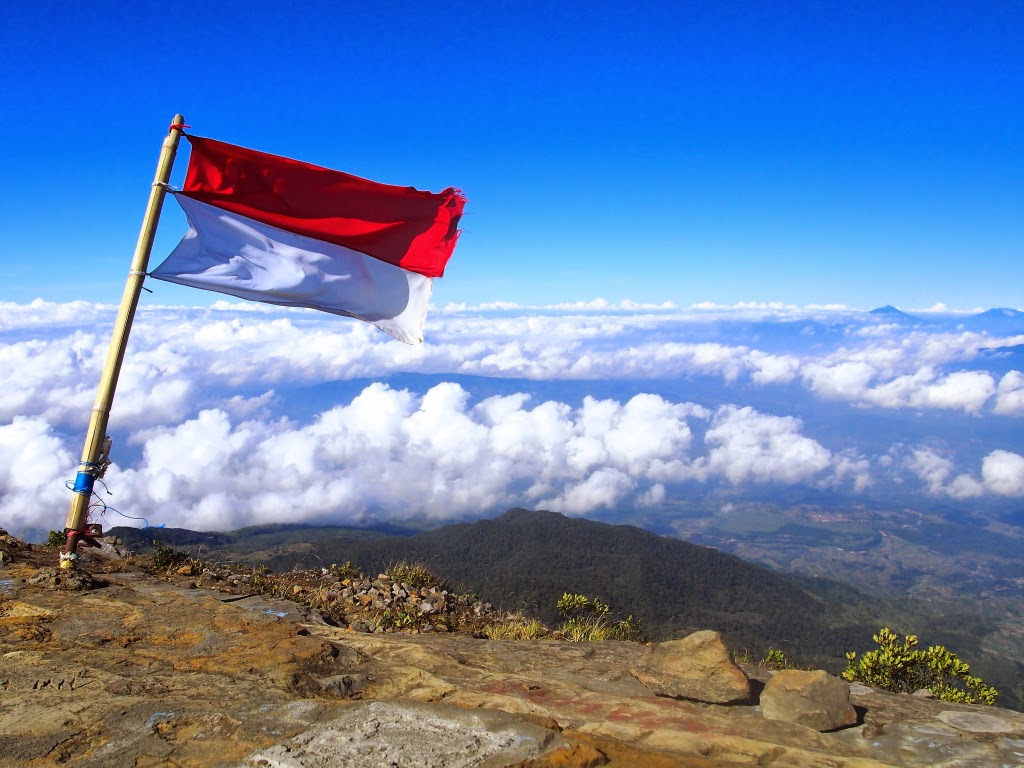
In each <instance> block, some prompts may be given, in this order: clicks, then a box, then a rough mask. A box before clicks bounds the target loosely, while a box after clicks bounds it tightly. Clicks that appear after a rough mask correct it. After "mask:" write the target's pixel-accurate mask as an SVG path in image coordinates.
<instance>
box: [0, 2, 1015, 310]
mask: <svg viewBox="0 0 1024 768" xmlns="http://www.w3.org/2000/svg"><path fill="white" fill-rule="evenodd" d="M1022 39H1024V6H1021V4H1020V3H1005V2H1001V3H943V2H929V3H916V2H914V3H900V4H895V5H894V4H891V3H858V4H855V5H850V4H838V3H715V4H710V3H709V4H700V5H698V4H682V3H679V4H677V3H634V4H629V5H626V4H622V3H604V2H588V3H560V4H558V5H557V6H553V7H550V8H546V7H542V6H524V5H522V4H518V3H462V2H452V3H446V4H444V5H443V6H438V5H436V4H430V5H428V4H416V3H378V4H367V3H345V2H334V3H318V2H313V3H302V4H297V3H282V2H273V3H268V2H248V3H244V4H243V3H218V4H209V3H189V2H184V3H178V4H174V5H167V4H157V3H145V2H143V3H137V4H132V5H129V6H125V5H123V4H120V3H118V4H114V3H110V2H103V1H101V2H94V3H90V4H71V3H53V2H37V3H28V2H24V1H20V2H14V3H8V4H6V5H5V7H4V9H3V10H2V11H0V49H2V50H3V51H4V54H3V57H2V59H0V66H2V67H3V70H4V71H3V92H2V98H3V105H4V128H5V134H6V136H5V138H6V141H4V142H3V146H2V149H0V168H2V169H3V170H2V171H0V174H2V176H0V217H2V218H3V223H4V228H5V233H6V234H5V238H4V253H3V256H2V258H0V282H2V284H3V286H4V288H3V291H2V293H0V298H2V299H5V300H9V301H16V302H27V301H31V300H32V299H34V298H37V297H41V298H44V299H47V300H52V301H69V300H74V299H85V300H90V301H101V302H115V301H117V300H118V298H119V297H120V293H121V290H122V288H123V280H124V275H125V272H126V271H127V268H128V263H129V261H130V256H131V251H132V249H133V247H134V241H135V238H136V235H137V232H138V226H139V222H140V220H141V216H142V209H143V207H144V203H145V197H146V194H147V187H148V184H149V181H150V179H151V178H152V174H153V168H154V165H155V161H156V156H157V153H158V150H159V144H160V141H161V138H162V136H163V133H164V130H165V127H166V125H167V123H168V122H169V120H170V118H171V117H172V116H173V114H174V113H175V112H181V113H183V114H184V115H185V117H186V119H187V121H188V123H189V124H191V125H192V126H193V131H194V132H195V133H197V134H199V135H206V136H211V137H215V138H218V139H221V140H225V141H230V142H234V143H238V144H243V145H246V146H251V147H255V148H259V149H262V150H265V151H268V152H274V153H278V154H283V155H289V156H292V157H298V158H301V159H304V160H307V161H309V162H314V163H317V164H321V165H326V166H330V167H335V168H338V169H341V170H345V171H349V172H352V173H356V174H359V175H362V176H366V177H369V178H373V179H377V180H380V181H385V182H391V183H399V184H411V185H414V186H418V187H420V188H430V189H435V190H436V189H440V188H443V187H446V186H449V185H454V186H458V187H461V188H462V189H464V190H465V192H466V194H467V195H468V197H469V200H470V204H469V206H468V209H467V210H468V212H469V215H468V216H467V217H466V218H465V220H464V229H465V234H464V236H463V238H462V240H461V241H460V244H459V246H458V249H457V250H456V254H455V257H454V258H453V260H452V262H451V263H450V265H449V269H448V276H447V277H445V278H444V279H443V280H441V281H438V282H437V283H436V285H435V303H437V304H438V305H439V306H443V305H444V304H446V303H448V302H466V303H470V304H479V303H483V302H488V301H499V300H504V301H514V302H519V303H522V304H546V303H554V302H560V301H577V300H584V301H586V300H591V299H594V298H597V297H603V298H606V299H608V300H610V301H613V302H614V301H619V300H622V299H632V300H635V301H640V302H655V303H660V302H664V301H672V302H675V303H677V304H680V305H682V306H687V305H690V304H693V303H696V302H701V301H712V302H718V303H727V304H732V303H735V302H737V301H783V302H792V303H797V304H809V303H841V304H846V305H849V306H854V307H862V308H870V307H873V306H878V305H882V304H897V305H900V306H902V307H905V308H917V307H928V306H931V305H932V304H934V303H936V302H943V303H945V304H947V305H949V306H950V307H955V308H970V307H992V306H1012V307H1021V306H1022V304H1024V300H1022V299H1021V298H1020V285H1022V284H1024V266H1022V265H1024V258H1022V255H1024V225H1022V224H1021V221H1022V220H1024V217H1022V209H1024V183H1022V182H1021V179H1024V152H1022V151H1021V150H1022V146H1021V136H1024V46H1022V45H1021V44H1020V41H1021V40H1022ZM184 159H185V158H184V154H183V155H182V156H181V157H180V159H179V163H178V166H177V173H176V174H175V177H176V178H178V179H180V178H181V176H182V174H183V171H184ZM172 208H174V206H173V204H172V205H170V206H168V209H167V215H166V216H165V220H164V224H163V226H162V229H161V231H160V235H159V238H158V241H157V247H156V249H155V251H154V256H153V263H152V266H155V264H156V263H158V261H159V260H160V259H161V258H162V257H163V255H165V254H166V252H167V251H168V250H169V249H170V248H171V247H172V246H173V244H174V242H176V241H177V238H178V237H179V236H180V234H181V233H182V232H183V231H184V221H183V217H181V216H180V214H178V213H177V211H175V210H171V209H172ZM154 287H156V288H157V289H158V293H157V294H156V296H155V297H149V298H147V299H146V301H159V302H160V303H174V302H179V303H192V304H206V303H210V302H212V301H214V300H216V299H217V296H216V295H214V294H208V295H204V294H200V293H198V292H194V291H188V290H186V289H179V288H176V287H172V286H168V285H164V284H157V285H156V286H154Z"/></svg>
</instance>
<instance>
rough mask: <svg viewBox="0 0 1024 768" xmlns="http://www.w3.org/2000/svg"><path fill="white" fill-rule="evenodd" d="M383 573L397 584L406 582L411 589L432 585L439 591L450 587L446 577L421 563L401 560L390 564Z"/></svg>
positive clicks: (425, 587) (426, 587) (428, 587)
mask: <svg viewBox="0 0 1024 768" xmlns="http://www.w3.org/2000/svg"><path fill="white" fill-rule="evenodd" d="M384 573H385V574H386V575H387V576H388V577H389V578H390V579H391V580H392V581H393V582H395V583H397V584H408V585H409V586H410V587H412V588H413V589H430V588H431V587H433V588H434V589H436V590H437V591H439V592H443V591H444V590H446V589H449V588H450V586H451V585H450V584H449V583H448V581H447V580H446V579H443V578H441V577H440V576H438V575H437V574H436V573H434V572H433V571H431V570H430V569H429V568H427V566H426V565H424V564H423V563H407V562H405V561H402V562H400V563H398V564H397V565H392V566H391V567H390V568H388V569H387V570H386V571H384Z"/></svg>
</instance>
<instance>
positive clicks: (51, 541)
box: [46, 531, 67, 549]
mask: <svg viewBox="0 0 1024 768" xmlns="http://www.w3.org/2000/svg"><path fill="white" fill-rule="evenodd" d="M65 541H67V537H66V536H64V534H63V533H61V532H60V531H50V532H49V533H48V534H47V535H46V546H48V547H53V548H54V549H63V548H64V542H65Z"/></svg>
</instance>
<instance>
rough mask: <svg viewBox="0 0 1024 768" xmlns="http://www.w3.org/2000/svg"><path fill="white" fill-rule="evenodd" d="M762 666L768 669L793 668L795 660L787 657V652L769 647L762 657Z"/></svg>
mask: <svg viewBox="0 0 1024 768" xmlns="http://www.w3.org/2000/svg"><path fill="white" fill-rule="evenodd" d="M761 666H762V667H767V668H768V669H792V668H793V662H791V661H790V660H789V659H787V658H786V654H784V653H783V652H782V651H780V650H778V649H777V648H769V649H768V650H767V651H765V654H764V658H763V659H761Z"/></svg>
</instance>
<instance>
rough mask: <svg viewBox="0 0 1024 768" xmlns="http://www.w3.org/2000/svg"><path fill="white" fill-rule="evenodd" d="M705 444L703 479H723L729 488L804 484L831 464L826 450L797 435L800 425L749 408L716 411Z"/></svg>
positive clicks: (809, 439) (728, 407)
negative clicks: (707, 449) (750, 484)
mask: <svg viewBox="0 0 1024 768" xmlns="http://www.w3.org/2000/svg"><path fill="white" fill-rule="evenodd" d="M704 440H705V442H706V443H707V444H708V445H709V446H711V450H710V452H709V454H708V456H707V458H706V459H704V460H702V461H703V471H704V473H705V475H721V476H723V477H725V478H726V479H727V480H728V481H729V482H730V483H732V484H733V485H737V484H739V483H743V482H747V481H751V480H753V481H755V482H779V483H797V482H806V481H808V480H811V479H812V478H814V477H815V476H816V475H818V474H819V473H821V472H823V471H824V470H825V469H827V468H828V467H829V466H830V464H831V463H832V454H831V453H830V452H829V451H828V450H827V449H826V448H825V447H824V446H822V445H821V444H820V443H818V442H817V441H815V440H812V439H811V438H809V437H805V436H804V435H801V434H800V421H799V420H798V419H794V418H792V417H790V416H769V415H766V414H763V413H758V412H757V411H755V410H754V409H753V408H750V407H746V408H737V407H735V406H725V407H723V408H721V409H719V411H718V413H717V414H716V415H715V417H714V419H713V420H712V425H711V427H710V428H709V429H708V431H707V434H706V435H705V437H704Z"/></svg>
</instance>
